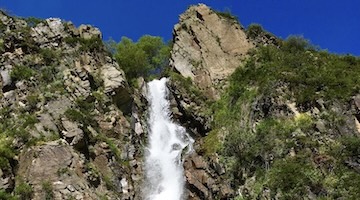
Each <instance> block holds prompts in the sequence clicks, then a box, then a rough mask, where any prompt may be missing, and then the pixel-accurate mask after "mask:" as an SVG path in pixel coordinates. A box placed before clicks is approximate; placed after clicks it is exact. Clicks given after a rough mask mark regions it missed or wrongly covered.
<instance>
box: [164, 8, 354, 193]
mask: <svg viewBox="0 0 360 200" xmlns="http://www.w3.org/2000/svg"><path fill="white" fill-rule="evenodd" d="M204 10H205V11H206V14H204ZM209 13H210V14H209ZM208 15H209V16H212V18H217V19H218V20H219V19H221V20H224V19H223V18H221V17H220V16H217V14H216V13H214V12H212V11H211V10H210V9H209V8H207V7H206V6H205V5H202V4H201V5H198V6H193V7H190V8H189V9H188V11H186V12H185V14H183V15H181V18H180V23H179V24H178V25H176V26H175V30H174V47H173V51H172V61H173V62H172V67H173V68H174V71H175V73H171V74H170V76H171V77H172V82H171V83H169V87H170V88H171V91H172V94H173V112H174V116H175V117H177V119H178V120H179V122H180V123H182V124H184V125H185V126H186V127H187V128H188V130H189V131H190V132H191V133H192V135H193V136H194V137H195V138H196V142H195V150H196V152H194V153H193V154H192V155H190V157H189V158H187V159H186V162H185V169H186V173H185V174H186V177H187V181H188V185H187V188H188V190H189V194H190V196H189V197H190V199H231V198H236V199H322V198H324V199H342V198H345V199H357V198H358V194H359V192H360V191H359V189H358V188H360V182H359V180H360V179H359V178H360V174H359V166H360V164H359V156H360V151H359V150H360V148H359V144H360V137H359V136H360V129H359V127H360V126H359V124H360V123H359V105H358V104H359V103H358V101H359V93H360V85H359V81H358V80H360V74H359V71H360V70H359V69H360V59H359V58H357V57H353V56H350V55H333V54H330V53H328V52H326V51H321V50H318V49H316V48H314V47H313V46H312V45H311V44H309V43H308V41H307V40H305V39H304V38H301V37H290V38H289V39H287V40H280V39H278V38H276V37H274V36H273V35H272V34H270V33H268V32H266V31H264V30H263V29H262V28H261V26H259V25H252V26H250V27H249V29H248V30H244V31H242V33H243V35H242V37H240V38H238V37H237V34H233V35H234V36H235V39H234V40H236V39H239V40H241V41H239V42H237V43H235V44H234V45H238V44H239V43H240V44H251V45H249V46H248V45H245V46H246V47H249V48H243V50H244V49H247V50H249V49H250V47H253V46H256V48H253V49H252V50H250V51H248V52H249V53H248V54H247V56H244V55H243V56H242V57H241V56H239V54H231V53H225V54H226V55H224V52H222V51H218V50H219V49H221V47H222V43H217V44H216V45H215V43H214V42H213V40H214V38H216V37H217V36H219V39H218V40H219V41H221V40H222V39H223V38H222V37H225V38H227V36H226V35H221V31H220V32H216V33H217V34H213V33H214V32H211V33H212V34H210V35H211V37H210V36H209V35H206V34H204V33H203V32H201V31H204V32H205V33H209V32H210V31H208V29H210V28H209V27H204V24H206V19H207V18H206V17H208ZM214 15H216V16H217V17H214ZM221 20H220V21H221ZM218 22H219V21H218ZM213 25H214V24H213ZM217 25H219V24H217ZM217 25H216V26H215V25H214V26H212V27H211V28H212V29H214V30H216V29H217V28H218V27H222V25H221V23H220V25H219V26H217ZM233 27H239V25H233ZM228 28H229V27H228ZM229 29H230V28H229ZM221 30H222V31H224V30H228V29H221ZM199 32H201V33H199ZM245 33H246V35H247V36H248V38H247V37H246V36H245ZM229 38H232V37H229ZM249 40H250V41H249ZM209 43H211V44H213V45H215V46H216V47H212V48H208V47H209ZM252 45H253V46H252ZM245 52H247V51H244V53H245ZM219 55H221V56H219ZM217 56H219V57H223V58H226V59H225V60H221V59H220V58H219V57H217ZM209 57H212V58H211V59H213V60H211V59H209ZM214 58H218V59H216V60H214ZM241 58H242V59H243V60H242V59H241ZM219 59H220V61H222V62H221V63H220V62H219ZM195 61H196V62H195ZM198 66H199V67H198ZM228 66H231V67H230V68H226V67H228ZM197 67H198V68H197ZM211 67H215V68H211ZM225 68H226V69H229V70H220V69H225ZM216 70H219V71H216ZM223 72H225V73H223ZM203 74H205V76H203ZM204 77H206V78H204ZM215 77H217V78H219V80H220V79H221V80H228V84H227V87H224V88H222V89H221V90H219V88H218V87H214V86H216V83H217V82H216V78H215ZM213 91H216V92H213ZM217 95H219V97H220V98H219V99H218V100H215V101H214V100H211V99H217ZM209 97H211V98H210V99H209Z"/></svg>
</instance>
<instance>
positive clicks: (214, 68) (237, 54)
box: [170, 4, 254, 99]
mask: <svg viewBox="0 0 360 200" xmlns="http://www.w3.org/2000/svg"><path fill="white" fill-rule="evenodd" d="M173 37H174V46H173V50H172V54H171V63H170V65H171V66H172V67H173V68H174V69H175V70H176V71H178V72H179V73H180V74H181V75H183V76H184V77H189V78H191V79H192V80H193V82H194V83H195V84H196V85H198V86H199V88H200V89H201V90H203V91H204V92H205V94H206V96H208V97H209V98H213V99H216V98H218V95H219V92H218V89H219V88H221V87H222V86H223V85H224V83H223V82H222V81H223V80H224V79H225V78H226V77H227V76H229V75H230V74H231V73H232V72H234V70H235V68H236V67H238V66H239V63H241V60H243V59H244V58H245V55H246V53H247V52H248V50H249V49H251V48H253V47H254V45H253V43H252V42H250V41H249V40H248V39H247V36H246V34H245V32H244V29H243V28H242V27H241V26H240V25H239V23H238V21H237V19H236V18H234V17H232V16H231V15H229V14H228V13H219V12H215V11H214V10H212V9H210V8H209V7H207V6H206V5H204V4H199V5H196V6H191V7H190V8H189V9H188V10H187V11H186V12H185V13H183V14H181V15H180V22H179V23H178V24H176V25H175V27H174V31H173Z"/></svg>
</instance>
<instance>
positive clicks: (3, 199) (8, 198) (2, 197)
mask: <svg viewBox="0 0 360 200" xmlns="http://www.w3.org/2000/svg"><path fill="white" fill-rule="evenodd" d="M0 200H16V197H14V196H12V195H11V194H9V193H7V192H5V191H4V190H0Z"/></svg>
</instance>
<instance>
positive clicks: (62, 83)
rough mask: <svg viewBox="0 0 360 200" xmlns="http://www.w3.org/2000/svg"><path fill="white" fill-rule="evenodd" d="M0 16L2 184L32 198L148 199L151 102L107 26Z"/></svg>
mask: <svg viewBox="0 0 360 200" xmlns="http://www.w3.org/2000/svg"><path fill="white" fill-rule="evenodd" d="M0 14H1V15H0V25H1V27H0V28H1V33H0V38H1V39H0V42H1V44H0V45H1V54H2V56H1V60H0V74H1V78H0V80H1V81H0V87H1V88H2V90H1V91H0V110H1V126H0V130H1V131H0V132H1V142H0V149H1V150H0V154H1V157H2V159H3V160H2V165H1V169H0V174H1V177H0V189H1V190H2V191H6V192H7V193H12V194H13V195H16V196H18V197H20V198H22V199H30V198H31V199H44V198H46V199H139V198H140V196H139V195H137V194H140V185H141V180H142V178H141V176H142V162H141V160H142V152H141V151H142V142H144V141H143V139H142V136H143V134H144V133H145V131H144V129H143V128H142V126H141V124H145V121H142V120H144V119H143V118H141V116H142V114H141V113H139V112H138V110H144V107H143V106H144V105H142V103H141V101H140V100H139V99H140V98H141V97H140V96H136V97H135V95H134V93H135V92H134V91H133V90H131V88H129V86H128V83H127V80H126V78H125V75H124V72H123V71H122V70H121V68H120V67H119V66H118V64H117V63H116V61H114V60H113V59H112V58H111V56H110V54H109V53H108V52H107V51H106V50H105V47H104V45H103V43H102V40H101V33H100V31H99V30H98V29H97V28H94V27H91V26H87V25H82V26H80V27H79V28H76V27H74V25H73V24H72V23H70V22H65V21H62V20H60V19H56V18H50V19H46V20H33V19H30V20H29V19H20V18H15V17H11V16H9V15H7V14H5V13H3V12H1V13H0ZM9 198H10V197H9Z"/></svg>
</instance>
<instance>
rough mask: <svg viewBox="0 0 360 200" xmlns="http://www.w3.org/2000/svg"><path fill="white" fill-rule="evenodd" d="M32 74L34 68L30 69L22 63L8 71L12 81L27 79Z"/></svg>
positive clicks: (33, 73)
mask: <svg viewBox="0 0 360 200" xmlns="http://www.w3.org/2000/svg"><path fill="white" fill-rule="evenodd" d="M34 75H35V72H34V70H32V69H31V68H30V67H26V66H23V65H17V66H15V67H14V68H13V69H12V71H11V73H10V77H11V79H12V80H14V81H19V80H29V79H30V77H32V76H34Z"/></svg>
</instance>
